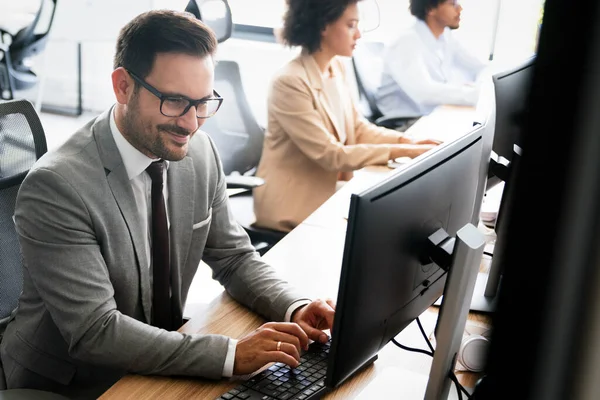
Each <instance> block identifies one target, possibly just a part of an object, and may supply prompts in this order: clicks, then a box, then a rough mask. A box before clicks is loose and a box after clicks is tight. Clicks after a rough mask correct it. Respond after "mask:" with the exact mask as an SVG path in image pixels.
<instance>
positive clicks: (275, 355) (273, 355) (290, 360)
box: [267, 346, 300, 368]
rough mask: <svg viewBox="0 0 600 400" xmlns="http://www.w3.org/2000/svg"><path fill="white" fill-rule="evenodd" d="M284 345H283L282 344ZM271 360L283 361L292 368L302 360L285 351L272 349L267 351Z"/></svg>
mask: <svg viewBox="0 0 600 400" xmlns="http://www.w3.org/2000/svg"><path fill="white" fill-rule="evenodd" d="M282 347H283V346H282ZM290 347H294V346H290ZM267 357H268V359H269V362H282V363H284V364H286V365H289V366H290V367H292V368H296V367H297V366H298V365H299V364H300V362H299V361H298V360H299V359H298V360H297V359H295V358H294V357H292V356H291V355H289V354H288V353H286V352H284V351H271V352H269V353H267Z"/></svg>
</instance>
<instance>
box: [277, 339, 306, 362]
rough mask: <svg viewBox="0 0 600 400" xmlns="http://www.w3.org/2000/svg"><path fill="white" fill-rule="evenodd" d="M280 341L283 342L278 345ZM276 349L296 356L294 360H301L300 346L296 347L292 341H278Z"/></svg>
mask: <svg viewBox="0 0 600 400" xmlns="http://www.w3.org/2000/svg"><path fill="white" fill-rule="evenodd" d="M278 343H281V344H280V345H278V346H277V344H278ZM277 347H279V350H277ZM275 351H276V352H283V353H286V354H288V355H290V356H292V357H294V360H296V361H300V349H298V347H296V346H295V345H293V344H291V343H287V342H277V343H276V346H275Z"/></svg>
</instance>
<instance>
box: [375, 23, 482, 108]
mask: <svg viewBox="0 0 600 400" xmlns="http://www.w3.org/2000/svg"><path fill="white" fill-rule="evenodd" d="M485 66H486V64H485V63H484V62H482V61H481V60H478V59H477V58H476V57H474V56H473V55H471V54H470V53H469V52H468V51H467V50H466V49H465V48H464V47H463V46H462V45H461V44H460V43H459V42H458V41H457V40H456V39H454V38H453V36H452V32H451V30H450V29H449V28H446V29H445V30H444V32H443V33H442V34H441V35H440V37H439V38H437V39H436V37H435V36H434V35H433V33H432V32H431V30H430V29H429V27H428V26H427V24H426V23H425V22H424V21H422V20H416V21H415V24H414V25H412V26H411V27H410V28H409V29H407V30H406V31H405V32H403V33H402V34H401V35H400V36H399V37H398V39H396V40H395V41H394V42H392V43H391V45H389V46H386V49H385V50H384V54H383V70H382V74H381V84H380V86H379V88H378V90H377V93H376V101H377V106H378V107H379V108H380V110H381V112H382V113H383V114H384V115H395V116H406V117H416V116H422V115H427V114H429V113H430V112H431V111H433V109H434V108H436V107H437V106H439V105H442V104H455V105H475V104H476V103H477V98H478V92H479V82H478V80H479V79H478V78H480V77H481V73H482V71H483V70H484V69H485Z"/></svg>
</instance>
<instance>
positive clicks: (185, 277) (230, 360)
mask: <svg viewBox="0 0 600 400" xmlns="http://www.w3.org/2000/svg"><path fill="white" fill-rule="evenodd" d="M216 46H217V42H216V39H215V37H214V34H213V33H212V32H211V31H210V29H208V28H207V27H206V26H205V25H204V24H203V23H201V22H200V21H198V20H196V19H194V18H193V17H192V16H191V15H188V14H184V13H178V12H174V11H150V12H147V13H144V14H142V15H140V16H138V17H136V18H135V19H134V20H132V21H131V22H130V23H129V24H127V25H126V26H125V27H124V28H123V30H122V31H121V33H120V35H119V39H118V42H117V49H116V55H115V65H114V67H115V69H114V72H113V73H112V84H113V89H114V92H115V96H116V101H117V102H116V104H115V105H114V106H113V107H111V108H110V109H109V110H107V111H106V112H105V113H104V114H102V115H100V116H99V117H97V118H95V119H94V120H92V121H90V122H89V123H88V124H87V125H85V126H84V127H83V128H81V129H80V130H79V131H78V132H76V133H75V134H74V135H73V136H72V137H71V138H70V139H69V140H68V141H66V142H65V143H64V144H63V145H62V146H60V147H59V148H58V149H56V150H55V151H52V152H49V153H48V154H46V155H45V156H44V157H42V158H41V159H40V160H39V161H38V163H37V164H36V165H35V166H34V168H33V169H32V170H31V172H30V173H29V174H28V176H27V178H26V179H25V181H24V182H23V184H22V186H21V190H20V192H19V195H18V198H17V206H16V211H15V221H16V227H17V231H18V233H19V238H20V244H21V247H22V251H23V256H24V260H23V261H24V267H25V268H24V284H23V293H22V296H21V300H20V305H19V309H18V312H17V314H16V317H15V318H14V320H13V321H12V322H11V323H10V324H9V325H8V327H7V330H6V332H5V335H4V338H3V340H2V343H1V345H0V355H1V360H2V363H3V366H4V373H5V379H6V383H7V386H8V388H36V389H44V390H49V391H54V392H58V393H62V394H65V395H67V396H69V397H73V398H96V397H97V396H98V395H100V394H101V393H102V392H103V391H105V390H106V389H107V388H109V387H110V386H111V385H112V384H113V383H115V382H116V380H118V379H119V378H120V377H122V376H123V375H124V374H126V373H137V374H156V375H188V376H201V377H205V378H211V379H218V378H221V377H228V376H232V375H234V374H235V375H242V374H248V373H250V372H253V371H255V370H257V369H259V368H260V367H262V366H264V365H265V364H267V363H269V362H274V361H277V362H284V363H287V364H289V365H291V366H296V365H297V363H298V360H299V354H300V351H301V349H302V348H305V347H306V346H307V345H308V342H309V339H312V340H318V341H325V340H327V336H326V334H325V333H324V332H323V331H322V329H329V328H331V326H332V323H333V315H334V304H333V303H332V302H331V301H330V300H327V301H323V300H314V301H311V300H310V299H307V298H305V297H303V296H302V295H300V294H297V293H295V292H294V290H293V288H292V287H290V285H288V284H287V283H286V282H284V281H282V280H281V279H279V278H278V277H277V275H276V273H275V271H274V270H273V269H272V268H271V267H269V266H268V265H266V264H265V263H264V262H262V261H261V259H260V257H259V256H258V254H257V253H256V252H255V251H254V248H253V247H252V246H251V244H250V241H249V239H248V237H247V235H246V233H245V232H244V230H243V229H242V228H241V227H240V226H239V225H238V224H237V223H236V222H235V221H234V220H233V219H232V216H231V213H230V210H229V206H228V197H227V193H226V185H225V179H224V175H223V170H222V167H221V164H220V160H219V157H218V154H217V151H216V149H215V146H214V144H213V142H212V141H211V140H210V138H209V137H208V136H207V135H206V134H205V133H204V132H202V131H199V127H200V126H201V125H202V122H203V121H204V120H205V119H206V118H208V117H210V116H211V115H213V114H214V113H215V112H216V111H217V109H218V107H219V105H220V103H221V100H220V98H219V97H218V94H217V93H216V92H215V91H214V90H213V78H214V60H213V56H214V52H215V50H216ZM194 99H196V100H194ZM157 160H159V161H160V163H159V164H160V165H162V166H163V167H164V168H165V169H166V171H163V170H161V171H159V176H160V177H162V178H163V179H166V181H165V182H164V186H163V187H164V189H157V190H156V191H154V190H153V188H154V186H153V178H151V177H150V175H149V172H146V169H147V167H149V166H150V165H155V164H153V162H154V161H157ZM157 179H158V178H157ZM155 194H157V195H158V196H163V197H164V200H163V199H162V198H161V200H160V201H157V202H156V204H157V207H162V209H164V207H165V205H166V216H167V218H166V223H165V231H166V232H167V233H166V235H167V240H166V243H167V246H166V247H167V250H166V251H167V254H169V256H168V257H167V264H168V265H167V266H166V268H168V269H167V270H166V271H167V275H166V277H167V278H166V282H167V283H166V284H165V285H166V286H165V285H163V286H161V284H162V283H165V282H164V281H163V280H161V279H160V275H157V273H158V272H160V271H162V269H163V268H165V266H164V265H163V263H162V262H160V261H159V259H158V258H157V257H158V256H156V254H155V251H154V250H155V248H157V249H158V248H160V247H161V246H160V245H158V244H157V243H159V242H158V241H157V239H156V237H155V236H157V235H158V234H157V233H156V232H157V231H156V230H155V226H154V224H155V220H154V217H155V215H153V214H155V213H156V211H155V210H156V209H155V208H154V205H155V204H154V201H153V197H154V195H155ZM159 198H160V197H159ZM156 215H158V213H157V214H156ZM166 227H168V228H166ZM201 260H204V261H205V262H206V263H207V264H208V265H209V266H210V267H211V268H212V270H213V277H214V278H215V279H216V280H218V281H219V282H220V283H221V284H222V285H223V286H224V287H225V288H226V290H227V292H228V293H229V294H231V296H233V297H234V298H235V299H236V300H238V301H240V302H241V303H243V304H245V305H247V306H249V307H251V308H252V309H253V310H255V311H256V312H258V313H259V314H261V315H263V316H264V317H265V318H268V319H269V320H273V321H281V322H269V323H267V324H265V325H263V326H261V327H260V328H259V329H257V330H256V331H254V332H252V333H250V334H249V335H247V336H245V337H243V338H241V339H239V340H234V339H232V338H228V337H225V336H221V335H200V334H192V335H190V334H182V333H179V332H176V329H177V328H178V327H179V326H180V325H181V323H182V309H183V306H184V304H185V301H186V297H187V294H188V290H189V287H190V284H191V281H192V278H193V277H194V274H195V272H196V269H197V267H198V265H199V263H200V261H201ZM159 269H160V271H159ZM160 287H162V288H164V287H166V290H165V292H164V293H163V292H162V291H161V292H160V293H159V290H158V289H157V288H160ZM161 290H162V289H161ZM163 294H166V296H167V297H166V299H167V300H166V301H164V302H162V303H161V302H156V303H153V299H154V300H156V299H158V298H159V297H160V296H162V295H163ZM165 304H166V305H167V307H163V306H164V305H165ZM159 308H160V309H161V311H160V312H159V311H158V309H159Z"/></svg>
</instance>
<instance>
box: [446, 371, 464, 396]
mask: <svg viewBox="0 0 600 400" xmlns="http://www.w3.org/2000/svg"><path fill="white" fill-rule="evenodd" d="M448 376H449V377H450V379H451V380H452V382H454V387H455V388H456V394H457V395H458V400H462V398H463V397H462V392H461V391H460V388H461V387H462V385H461V384H460V383H458V378H457V377H456V375H454V372H450V373H448Z"/></svg>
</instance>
